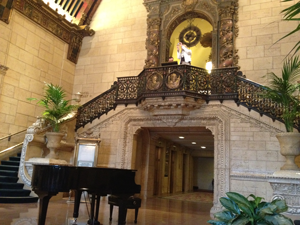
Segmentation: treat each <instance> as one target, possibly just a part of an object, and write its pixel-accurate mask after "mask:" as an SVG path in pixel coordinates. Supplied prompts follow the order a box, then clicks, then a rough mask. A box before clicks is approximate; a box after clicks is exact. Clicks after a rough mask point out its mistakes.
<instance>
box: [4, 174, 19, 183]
mask: <svg viewBox="0 0 300 225" xmlns="http://www.w3.org/2000/svg"><path fill="white" fill-rule="evenodd" d="M18 180H19V178H18V177H10V176H1V175H0V182H9V183H17V181H18Z"/></svg>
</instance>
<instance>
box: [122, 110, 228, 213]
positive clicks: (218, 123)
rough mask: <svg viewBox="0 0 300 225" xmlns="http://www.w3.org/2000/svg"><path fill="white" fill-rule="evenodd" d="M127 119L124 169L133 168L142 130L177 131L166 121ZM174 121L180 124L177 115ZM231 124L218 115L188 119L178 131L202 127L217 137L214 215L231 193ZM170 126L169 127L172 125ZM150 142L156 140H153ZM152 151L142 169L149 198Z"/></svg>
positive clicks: (160, 119) (171, 117)
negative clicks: (135, 138) (135, 140)
mask: <svg viewBox="0 0 300 225" xmlns="http://www.w3.org/2000/svg"><path fill="white" fill-rule="evenodd" d="M127 113H128V114H127V115H126V116H125V118H123V119H125V120H123V121H124V126H123V127H122V132H123V134H122V139H123V142H122V143H123V145H122V146H119V147H120V150H121V152H120V155H121V161H120V167H121V168H129V161H128V160H130V158H131V154H132V152H131V149H132V141H131V138H130V137H132V135H134V134H135V133H136V132H138V131H139V130H140V129H142V127H161V126H169V127H174V126H173V125H172V124H169V123H165V122H164V121H163V119H162V117H144V116H137V117H131V116H129V115H130V113H129V112H127ZM169 118H170V120H172V119H173V120H174V121H178V118H177V116H176V115H170V116H169ZM227 122H228V120H226V119H224V118H221V117H219V116H218V115H203V116H186V117H184V118H183V120H181V121H179V122H178V123H177V124H176V127H177V128H178V127H188V126H195V124H197V125H196V126H200V127H207V128H209V129H210V130H211V131H213V133H214V142H215V143H214V145H215V159H214V163H215V165H218V166H215V169H214V170H215V171H214V174H215V175H214V177H215V190H216V191H215V192H214V202H213V203H214V205H213V207H212V209H211V213H215V212H217V211H220V210H221V208H222V207H221V205H220V203H219V201H218V199H219V198H220V197H222V196H225V193H226V192H227V191H228V190H229V168H228V166H229V154H228V152H229V145H228V143H226V140H228V137H227V136H228V134H229V132H226V131H227V127H229V124H227ZM168 124H169V125H168ZM149 138H152V137H151V136H149ZM150 151H151V149H147V150H146V152H145V153H146V154H145V156H146V157H147V159H146V161H147V162H146V163H145V165H144V168H142V169H141V170H142V174H143V178H144V179H145V180H143V188H142V195H143V196H147V195H148V194H150V190H149V189H148V187H149V186H150V187H152V184H150V183H149V182H150V181H151V179H150V178H149V177H148V174H149V169H150V168H151V166H150V164H149V163H151V160H150V158H149V156H150V155H151V154H150Z"/></svg>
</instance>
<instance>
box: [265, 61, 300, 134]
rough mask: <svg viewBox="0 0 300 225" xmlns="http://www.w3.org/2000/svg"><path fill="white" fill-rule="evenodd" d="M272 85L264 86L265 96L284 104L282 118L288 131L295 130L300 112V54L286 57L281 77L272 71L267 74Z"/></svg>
mask: <svg viewBox="0 0 300 225" xmlns="http://www.w3.org/2000/svg"><path fill="white" fill-rule="evenodd" d="M266 76H267V77H268V78H269V79H270V85H269V86H264V92H263V93H262V96H263V97H266V98H268V99H271V100H272V101H273V102H276V103H279V104H281V105H282V106H283V112H282V120H283V122H284V124H285V128H286V131H287V132H293V128H294V123H295V120H296V118H297V116H299V113H300V100H299V96H298V95H299V91H300V83H298V81H299V80H300V60H299V57H298V56H295V57H291V58H289V59H286V60H285V61H284V63H283V67H282V72H281V77H279V76H277V75H276V74H275V73H273V72H270V73H268V74H267V75H266Z"/></svg>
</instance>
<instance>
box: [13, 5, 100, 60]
mask: <svg viewBox="0 0 300 225" xmlns="http://www.w3.org/2000/svg"><path fill="white" fill-rule="evenodd" d="M13 8H14V9H16V10H18V11H19V12H20V13H22V14H23V15H24V16H26V17H27V18H29V19H30V20H32V21H33V22H35V23H37V24H38V25H40V26H41V27H43V28H44V29H46V30H48V31H49V32H51V33H52V34H54V35H55V36H57V37H58V38H60V39H62V40H63V41H64V42H66V43H67V44H69V50H68V56H67V58H68V60H70V61H71V62H73V63H77V60H78V56H79V53H80V49H81V44H82V39H83V38H84V37H86V36H93V35H94V34H95V31H94V30H92V29H90V28H89V27H88V26H87V25H83V26H78V25H76V24H73V23H70V22H69V21H67V20H66V19H65V18H64V17H63V16H61V15H59V14H58V13H57V12H56V11H54V10H53V9H51V8H50V7H49V6H48V5H46V4H45V3H44V2H43V1H41V0H38V1H30V0H16V1H14V5H13Z"/></svg>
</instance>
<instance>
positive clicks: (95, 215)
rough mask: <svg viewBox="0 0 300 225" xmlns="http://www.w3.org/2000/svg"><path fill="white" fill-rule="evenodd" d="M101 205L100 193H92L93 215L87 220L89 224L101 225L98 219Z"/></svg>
mask: <svg viewBox="0 0 300 225" xmlns="http://www.w3.org/2000/svg"><path fill="white" fill-rule="evenodd" d="M95 202H96V211H95ZM99 205H100V195H96V194H92V202H91V216H90V219H89V220H88V222H87V223H88V224H89V225H101V224H100V222H99V221H98V213H99Z"/></svg>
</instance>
